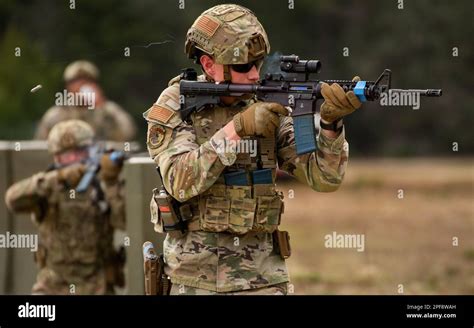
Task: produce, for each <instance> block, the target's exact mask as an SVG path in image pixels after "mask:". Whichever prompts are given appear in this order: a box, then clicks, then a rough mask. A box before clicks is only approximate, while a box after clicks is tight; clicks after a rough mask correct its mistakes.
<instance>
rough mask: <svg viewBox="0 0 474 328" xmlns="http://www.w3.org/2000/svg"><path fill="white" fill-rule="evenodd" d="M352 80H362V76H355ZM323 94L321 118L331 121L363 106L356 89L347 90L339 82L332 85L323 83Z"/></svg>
mask: <svg viewBox="0 0 474 328" xmlns="http://www.w3.org/2000/svg"><path fill="white" fill-rule="evenodd" d="M352 81H355V82H357V81H360V77H358V76H355V77H354V78H353V79H352ZM321 94H322V95H323V97H324V102H323V103H322V104H321V113H320V114H321V118H322V119H323V120H324V121H326V122H329V123H332V122H334V121H336V120H338V119H340V118H342V117H344V116H346V115H349V114H350V113H352V112H354V111H355V110H356V109H358V108H360V106H362V103H361V102H360V100H359V98H357V96H356V95H355V94H354V91H348V92H345V91H344V89H343V88H342V87H341V86H340V85H339V84H337V83H333V84H331V85H329V84H327V83H322V84H321Z"/></svg>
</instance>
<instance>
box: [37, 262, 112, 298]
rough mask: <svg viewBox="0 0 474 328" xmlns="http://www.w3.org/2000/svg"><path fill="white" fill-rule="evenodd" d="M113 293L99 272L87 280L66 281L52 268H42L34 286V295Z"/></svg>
mask: <svg viewBox="0 0 474 328" xmlns="http://www.w3.org/2000/svg"><path fill="white" fill-rule="evenodd" d="M109 293H111V291H110V290H109V289H108V288H107V287H106V279H105V273H104V272H103V271H99V272H98V273H97V274H94V275H93V276H91V277H88V278H87V279H82V278H81V279H74V281H73V280H72V279H71V281H66V280H64V279H63V278H62V277H61V276H60V275H59V274H58V273H57V272H55V271H54V270H51V269H50V268H42V269H40V271H39V272H38V275H37V277H36V283H35V284H34V285H33V288H32V294H33V295H104V294H109Z"/></svg>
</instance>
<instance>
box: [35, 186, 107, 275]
mask: <svg viewBox="0 0 474 328" xmlns="http://www.w3.org/2000/svg"><path fill="white" fill-rule="evenodd" d="M97 188H99V187H97ZM96 190H97V189H96V187H90V188H89V190H87V191H86V192H85V193H83V194H80V193H75V195H74V198H71V197H70V193H69V190H64V189H63V188H61V189H58V190H56V191H55V192H53V194H52V196H51V197H50V199H48V209H47V212H46V215H45V217H44V219H43V220H41V222H40V224H39V235H40V236H39V237H40V242H41V248H42V252H43V256H44V258H43V259H41V261H40V263H41V262H42V263H44V266H46V267H48V268H51V269H53V270H54V271H56V272H57V273H58V274H60V275H61V277H62V278H63V279H65V280H66V281H75V280H77V279H78V278H79V279H81V278H87V277H90V276H91V275H93V274H95V273H96V272H97V271H98V270H99V269H100V268H103V266H104V265H105V263H104V261H105V259H107V258H108V256H109V255H110V254H109V252H110V250H111V249H112V242H113V230H112V227H111V225H110V223H109V219H108V213H106V209H105V208H102V209H101V208H100V206H99V202H98V200H97V191H96Z"/></svg>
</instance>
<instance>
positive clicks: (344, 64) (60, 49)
mask: <svg viewBox="0 0 474 328" xmlns="http://www.w3.org/2000/svg"><path fill="white" fill-rule="evenodd" d="M72 2H74V1H72ZM233 2H234V3H238V4H242V5H244V6H246V7H249V8H250V9H252V10H253V11H254V12H255V13H256V15H257V16H258V17H259V19H260V21H261V22H262V24H263V25H264V27H265V29H266V31H267V34H268V36H269V39H270V42H271V47H272V50H271V51H272V53H275V52H276V53H282V54H293V53H294V54H297V55H299V56H300V58H303V59H310V58H311V59H320V60H321V61H322V63H323V68H322V71H321V73H320V77H321V78H322V79H350V78H352V77H353V76H354V75H356V74H357V75H360V76H361V77H362V78H363V79H367V80H373V79H375V78H377V77H378V75H379V74H380V73H381V72H382V71H383V69H384V68H390V69H391V70H392V86H393V87H395V88H441V89H443V96H442V97H441V98H431V99H422V100H421V107H420V109H419V110H413V109H411V108H409V107H380V106H379V104H378V103H366V104H364V107H363V109H361V110H359V111H358V112H357V113H356V114H354V115H351V116H350V117H348V118H347V119H346V120H345V121H346V137H347V139H348V141H349V143H350V156H351V159H350V161H349V166H348V169H347V173H346V181H345V182H344V184H343V186H342V187H341V189H340V190H339V191H338V192H336V193H332V194H327V195H325V194H318V193H315V192H313V191H312V190H310V189H309V188H307V187H305V186H302V185H299V184H296V183H295V182H294V181H293V180H289V179H281V181H280V182H279V184H280V187H281V188H282V190H284V192H285V199H286V204H287V206H286V211H285V213H286V214H285V219H284V227H285V228H287V229H288V230H289V231H290V234H291V235H292V242H293V244H292V246H293V257H292V258H291V259H290V260H289V261H288V263H289V266H290V273H291V275H292V280H293V283H294V288H295V293H299V294H311V293H317V294H321V293H329V294H341V293H359V294H360V293H362V294H363V293H386V294H396V293H398V292H399V291H398V289H397V288H398V286H399V284H403V286H404V287H405V292H406V293H471V294H472V293H474V240H473V234H474V207H473V203H472V200H473V195H474V168H473V157H472V155H473V150H474V129H472V125H473V121H474V120H473V118H474V111H473V109H474V100H473V97H472V94H473V92H472V90H471V89H469V88H471V87H472V73H473V67H474V60H473V59H474V53H473V42H472V34H473V32H474V31H473V23H472V12H473V9H474V4H473V2H472V1H469V0H458V1H449V2H448V1H441V0H437V1H436V0H434V1H428V0H420V1H416V2H414V1H404V2H403V9H399V6H400V2H397V1H395V0H393V1H383V2H382V1H376V0H364V1H357V2H355V1H354V2H351V1H329V0H321V1H310V0H295V1H294V9H289V6H291V1H287V0H276V1H270V0H266V1H258V2H257V1H233ZM219 3H223V2H222V1H205V0H201V1H191V0H186V1H179V0H160V1H153V0H135V1H131V0H103V1H92V0H87V1H86V0H81V1H76V2H75V9H71V8H70V6H71V3H70V2H69V1H55V0H42V1H25V0H24V1H22V0H0V140H11V141H14V140H25V139H30V138H31V137H32V136H33V134H34V131H35V128H36V126H37V124H38V122H39V119H40V118H41V116H42V115H43V113H44V112H45V111H46V110H47V109H48V108H49V107H51V106H52V105H53V104H54V100H55V96H54V95H55V93H56V92H62V90H63V88H64V86H63V81H62V73H63V70H64V68H65V67H66V65H67V64H69V63H70V62H71V61H74V60H77V59H87V60H90V61H92V62H94V63H95V64H96V65H98V67H99V69H100V71H101V77H100V83H101V85H102V87H103V89H104V90H105V93H106V95H107V96H108V97H109V98H110V99H112V100H114V101H116V102H117V103H119V104H120V105H122V106H123V107H124V108H125V109H126V110H127V111H128V112H129V113H130V114H131V115H132V116H133V118H134V119H135V121H136V123H137V125H138V127H139V134H138V136H137V140H136V141H138V142H139V143H141V144H142V147H143V148H145V147H144V142H145V135H146V124H145V121H144V120H143V118H142V115H141V114H142V113H143V112H144V111H145V110H147V109H148V108H149V107H150V106H151V104H152V103H153V102H154V101H155V100H156V99H157V97H158V96H159V94H160V93H161V91H162V90H163V89H164V88H165V87H166V86H167V82H168V81H169V80H170V79H171V78H173V77H174V76H176V75H178V74H179V73H180V70H181V69H182V68H185V67H190V66H193V64H192V62H191V61H189V60H187V58H186V57H185V55H184V52H183V48H184V37H185V34H186V31H187V29H188V28H189V27H190V26H191V24H192V23H193V21H194V19H195V18H196V17H197V16H198V15H199V14H200V13H201V12H202V11H204V10H205V9H207V8H209V7H211V6H213V5H216V4H219ZM183 5H184V6H183ZM17 47H19V48H20V49H21V56H15V48H17ZM126 47H129V48H130V56H125V48H126ZM344 48H347V49H346V52H347V50H348V54H349V55H348V56H344V55H343V54H344ZM38 84H41V85H42V86H43V88H42V89H40V90H39V91H37V92H36V93H30V90H31V88H33V87H34V86H36V85H38ZM454 143H455V144H454ZM400 190H403V191H404V197H403V198H399V197H398V196H399V194H400V193H399V191H400ZM292 196H294V197H292ZM2 198H3V195H2ZM0 219H1V218H0ZM150 229H152V227H151V224H150ZM333 231H337V232H338V233H363V234H365V235H366V250H365V251H364V252H361V253H358V252H356V251H355V250H349V249H345V250H340V249H327V248H325V247H324V236H325V235H326V234H331V233H332V232H333ZM453 237H458V238H459V245H458V246H453V243H452V240H453Z"/></svg>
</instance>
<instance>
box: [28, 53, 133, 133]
mask: <svg viewBox="0 0 474 328" xmlns="http://www.w3.org/2000/svg"><path fill="white" fill-rule="evenodd" d="M98 77H99V70H98V69H97V67H96V66H95V65H94V64H92V63H91V62H88V61H85V60H78V61H75V62H73V63H71V64H69V65H68V66H67V67H66V69H65V70H64V81H65V83H66V91H67V95H68V96H69V95H74V96H76V97H77V96H79V95H84V96H88V95H89V94H93V95H94V99H93V100H94V103H93V104H88V105H86V104H85V103H84V102H77V103H75V104H74V105H71V104H69V102H68V99H67V98H66V97H63V103H62V104H58V103H57V104H56V106H53V107H51V108H50V109H48V111H47V112H46V113H45V114H44V115H43V117H42V118H41V122H40V123H39V126H38V128H37V130H36V135H35V138H36V139H42V140H45V139H47V137H48V133H49V131H50V130H51V128H52V127H53V126H54V125H55V124H56V123H58V122H62V121H66V120H70V119H79V120H82V121H85V122H87V123H89V124H90V125H91V126H92V128H93V129H94V131H95V134H96V138H97V139H99V140H110V141H131V140H133V138H134V137H135V133H136V127H135V123H134V121H133V119H132V117H131V116H130V115H129V114H128V113H127V112H126V111H124V110H123V109H122V108H121V107H120V106H119V105H118V104H116V103H115V102H113V101H110V100H108V99H107V98H106V97H105V95H104V93H103V91H102V89H101V87H100V86H99V84H98V82H97V80H98ZM69 97H70V98H72V97H71V96H69ZM64 98H66V99H64ZM72 99H75V98H72Z"/></svg>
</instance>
